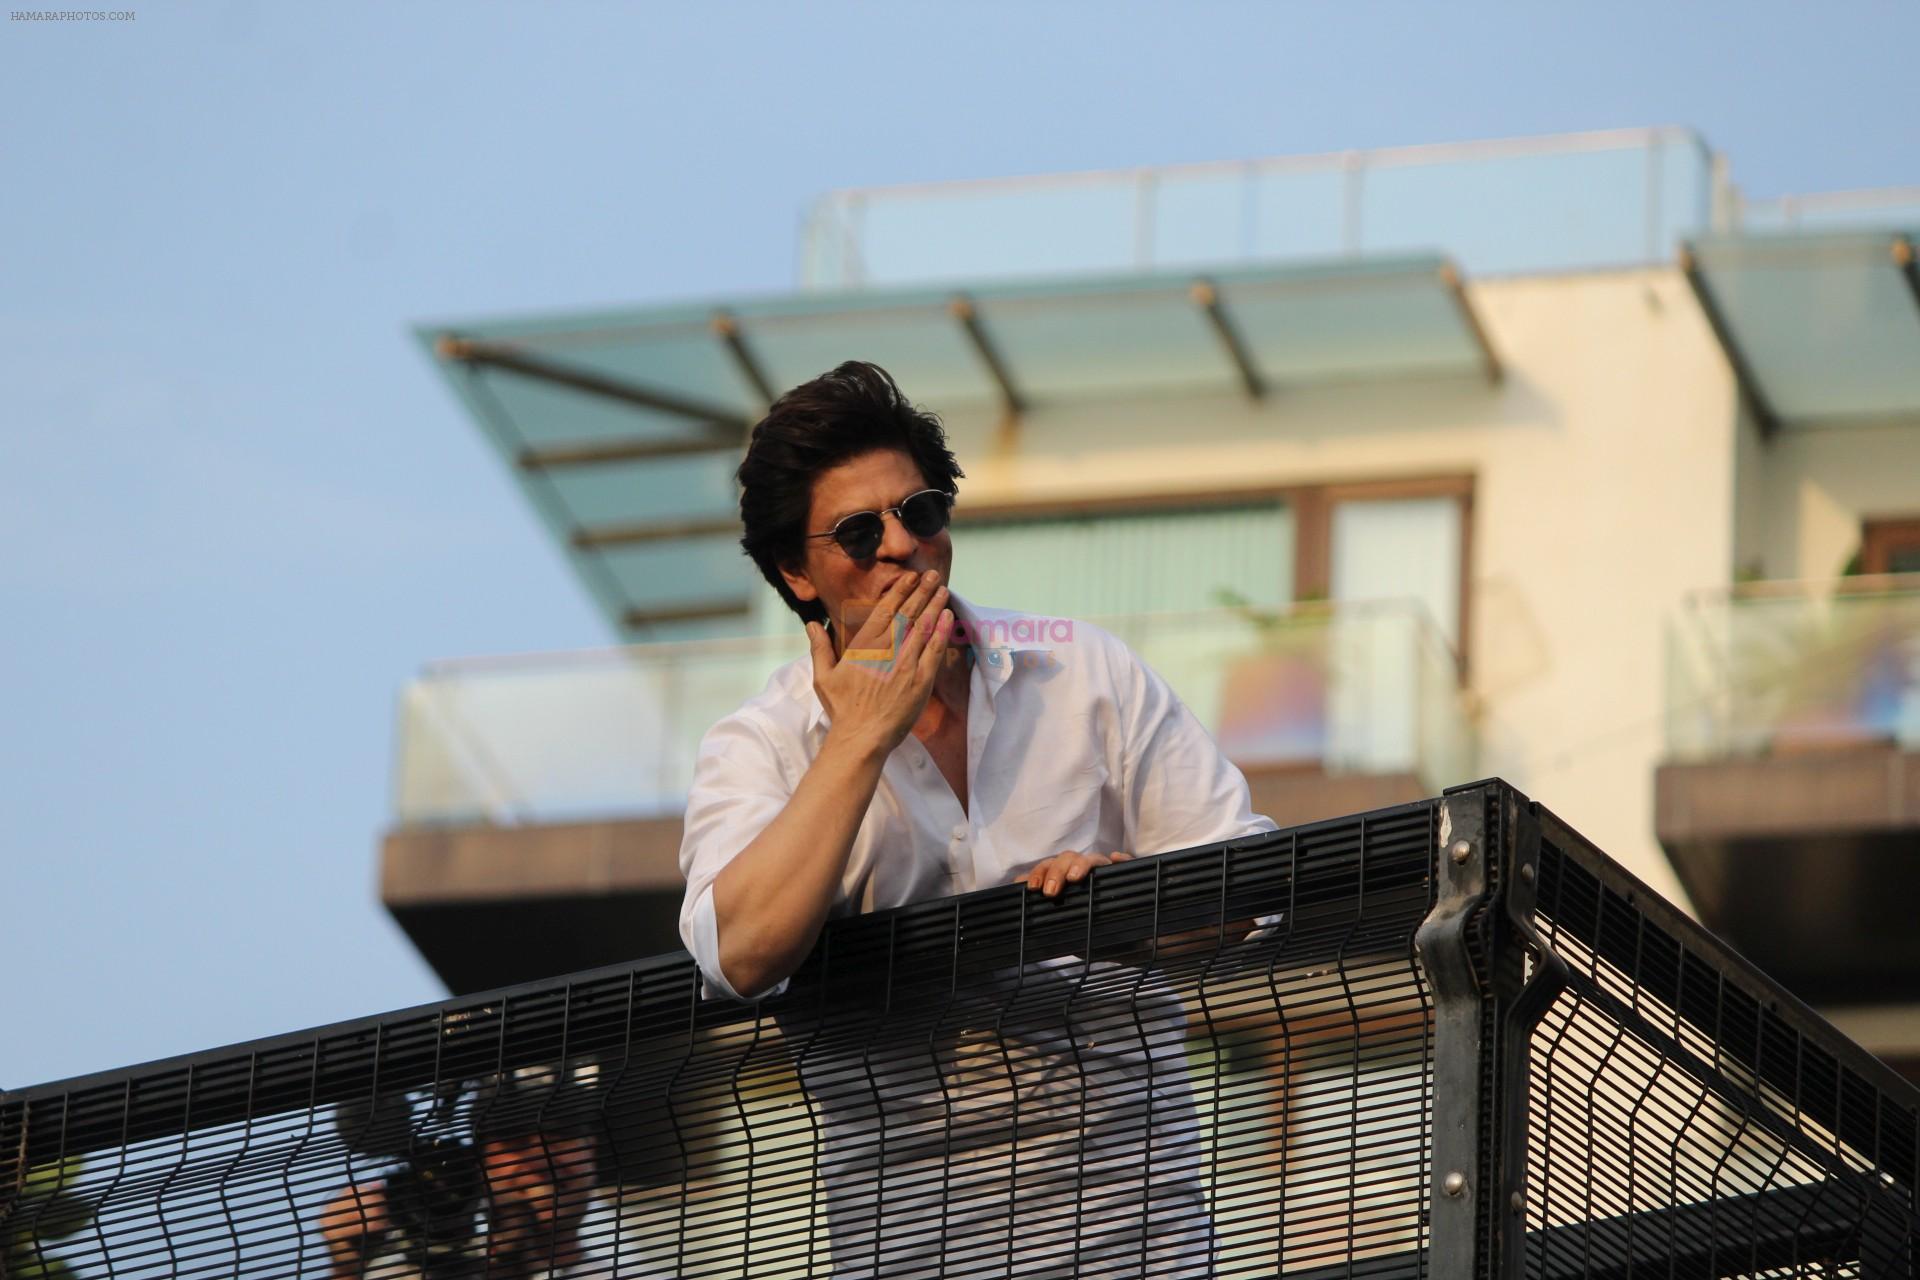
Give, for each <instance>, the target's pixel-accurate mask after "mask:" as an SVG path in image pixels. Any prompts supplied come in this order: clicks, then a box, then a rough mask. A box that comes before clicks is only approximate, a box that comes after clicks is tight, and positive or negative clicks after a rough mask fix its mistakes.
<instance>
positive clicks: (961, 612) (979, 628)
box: [801, 590, 1041, 733]
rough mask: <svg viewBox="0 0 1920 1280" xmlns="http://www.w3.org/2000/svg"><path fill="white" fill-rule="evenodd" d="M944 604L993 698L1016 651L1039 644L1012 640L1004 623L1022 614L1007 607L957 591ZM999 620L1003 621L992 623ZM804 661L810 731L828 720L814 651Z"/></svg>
mask: <svg viewBox="0 0 1920 1280" xmlns="http://www.w3.org/2000/svg"><path fill="white" fill-rule="evenodd" d="M947 607H948V608H950V609H952V610H953V618H954V621H955V622H956V623H960V624H962V627H963V628H964V631H963V634H965V635H966V636H968V637H970V638H971V641H972V644H973V650H974V663H975V665H976V666H977V667H978V668H979V669H980V673H981V676H982V679H983V681H984V683H985V685H986V690H987V697H988V699H992V698H993V697H994V696H995V695H996V694H998V693H999V692H1000V687H1001V686H1002V685H1004V684H1006V682H1007V679H1008V677H1010V676H1011V675H1012V674H1013V669H1014V667H1016V666H1018V665H1019V662H1018V660H1017V655H1019V654H1022V653H1026V652H1029V651H1031V650H1034V649H1038V648H1040V647H1041V646H1038V645H1025V644H1016V643H1012V642H1011V636H1012V630H1013V629H1012V627H1011V626H1009V625H1005V624H1007V623H1010V622H1011V621H1012V620H1013V619H1016V618H1019V617H1022V616H1024V615H1022V614H1020V613H1017V612H1013V611H1010V610H1006V609H989V608H986V607H984V606H982V605H976V604H973V603H971V602H970V601H968V600H967V599H965V598H964V597H963V596H961V594H960V593H959V592H958V591H951V590H950V591H948V593H947ZM996 623H1000V624H1002V625H997V626H996V625H995V624H996ZM803 661H804V662H805V663H806V676H807V679H806V684H805V685H804V686H803V688H802V690H801V697H802V698H803V699H804V700H805V702H806V706H807V732H808V733H812V732H813V731H814V730H815V729H818V728H820V727H821V726H822V725H825V724H828V723H830V722H829V720H828V719H827V709H826V708H825V707H824V706H822V705H820V695H819V694H818V693H816V692H815V691H814V688H813V655H812V653H808V654H807V656H806V658H805V659H803Z"/></svg>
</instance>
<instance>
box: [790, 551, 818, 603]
mask: <svg viewBox="0 0 1920 1280" xmlns="http://www.w3.org/2000/svg"><path fill="white" fill-rule="evenodd" d="M780 576H781V577H782V578H784V579H786V582H787V590H789V591H791V592H793V594H794V595H795V596H796V597H797V598H799V599H801V600H818V599H819V598H820V593H819V591H817V590H816V589H815V588H814V585H813V579H811V578H809V577H808V576H807V570H806V567H805V566H804V565H802V564H801V563H800V562H799V561H798V560H796V561H794V562H793V563H792V564H783V565H781V566H780Z"/></svg>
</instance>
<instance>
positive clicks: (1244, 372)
mask: <svg viewBox="0 0 1920 1280" xmlns="http://www.w3.org/2000/svg"><path fill="white" fill-rule="evenodd" d="M1188 294H1189V296H1190V297H1192V298H1193V305H1195V306H1196V307H1199V308H1200V314H1202V315H1204V316H1205V317H1206V318H1207V324H1208V325H1209V326H1210V327H1211V328H1212V329H1213V336H1214V337H1216V338H1218V339H1220V345H1221V346H1222V347H1224V348H1226V352H1227V359H1229V360H1231V361H1233V368H1234V371H1235V372H1236V373H1238V374H1239V375H1240V385H1241V386H1242V387H1243V388H1245V390H1246V393H1247V398H1248V399H1249V400H1259V399H1262V398H1263V397H1265V395H1266V394H1267V384H1266V380H1265V379H1263V378H1262V377H1261V376H1260V370H1258V369H1256V368H1255V367H1254V364H1253V355H1252V353H1250V352H1249V351H1248V350H1247V344H1246V343H1244V342H1242V341H1241V340H1240V331H1239V330H1238V329H1236V328H1234V327H1233V321H1232V319H1231V318H1229V317H1228V315H1227V312H1226V308H1225V307H1223V306H1221V305H1220V290H1219V288H1218V287H1217V286H1215V284H1214V283H1213V281H1211V280H1195V281H1194V282H1193V288H1192V289H1190V290H1188Z"/></svg>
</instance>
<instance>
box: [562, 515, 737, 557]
mask: <svg viewBox="0 0 1920 1280" xmlns="http://www.w3.org/2000/svg"><path fill="white" fill-rule="evenodd" d="M739 532H740V520H739V517H737V516H725V517H719V518H707V519H695V520H649V521H646V522H644V523H639V524H603V525H595V526H591V527H583V528H579V529H575V530H574V531H573V545H574V546H575V547H577V548H579V549H580V550H582V551H587V550H590V549H593V548H597V547H622V546H631V545H633V544H635V543H641V542H671V541H673V540H674V539H676V538H714V537H718V536H720V535H721V534H736V535H737V534H738V533H739Z"/></svg>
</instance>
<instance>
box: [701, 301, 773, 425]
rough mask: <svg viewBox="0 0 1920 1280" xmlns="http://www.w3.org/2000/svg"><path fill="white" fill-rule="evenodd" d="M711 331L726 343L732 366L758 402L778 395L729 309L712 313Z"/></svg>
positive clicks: (764, 401)
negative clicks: (750, 388) (757, 397)
mask: <svg viewBox="0 0 1920 1280" xmlns="http://www.w3.org/2000/svg"><path fill="white" fill-rule="evenodd" d="M713 331H714V333H715V334H716V335H717V336H718V337H719V339H720V341H721V342H723V343H724V344H726V348H727V354H728V355H730V356H732V357H733V363H734V367H736V368H737V369H739V370H740V376H741V377H743V378H745V379H746V380H747V385H748V386H750V387H752V388H753V390H754V394H755V395H757V396H759V397H760V403H761V404H765V405H771V404H772V403H773V402H774V401H775V400H777V399H779V398H780V397H779V396H778V395H776V394H775V393H774V390H773V384H772V383H771V382H769V381H767V373H766V370H764V369H762V368H761V367H760V362H759V361H758V360H757V359H755V358H754V354H753V348H751V347H749V346H748V345H747V340H746V338H745V337H743V336H742V335H741V333H740V320H739V317H737V316H735V315H734V314H733V313H732V312H731V311H728V310H725V309H724V308H723V309H721V310H719V311H716V312H714V313H713Z"/></svg>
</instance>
